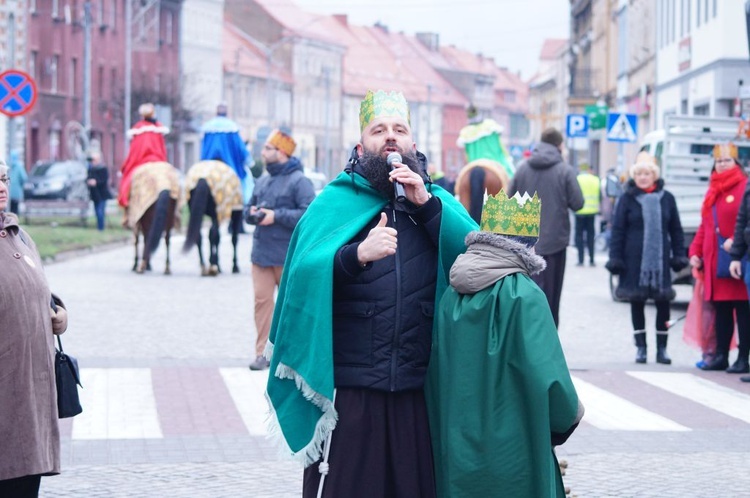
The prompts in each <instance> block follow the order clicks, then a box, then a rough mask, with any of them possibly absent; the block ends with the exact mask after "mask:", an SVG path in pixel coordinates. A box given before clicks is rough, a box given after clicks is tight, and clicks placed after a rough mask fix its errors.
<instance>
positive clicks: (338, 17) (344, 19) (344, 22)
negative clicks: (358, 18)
mask: <svg viewBox="0 0 750 498" xmlns="http://www.w3.org/2000/svg"><path fill="white" fill-rule="evenodd" d="M333 18H334V19H336V20H337V21H338V22H340V23H341V24H342V25H344V26H348V25H349V18H348V17H347V15H346V14H334V15H333Z"/></svg>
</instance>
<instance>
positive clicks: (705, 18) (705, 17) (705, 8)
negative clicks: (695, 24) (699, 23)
mask: <svg viewBox="0 0 750 498" xmlns="http://www.w3.org/2000/svg"><path fill="white" fill-rule="evenodd" d="M698 1H700V0H698ZM703 22H708V0H705V2H703Z"/></svg>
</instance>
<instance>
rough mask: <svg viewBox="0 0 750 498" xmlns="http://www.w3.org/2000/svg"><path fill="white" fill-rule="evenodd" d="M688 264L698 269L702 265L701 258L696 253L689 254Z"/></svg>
mask: <svg viewBox="0 0 750 498" xmlns="http://www.w3.org/2000/svg"><path fill="white" fill-rule="evenodd" d="M690 266H692V267H693V268H698V269H700V268H701V267H702V266H703V260H702V259H701V258H699V257H698V256H696V255H692V256H690Z"/></svg>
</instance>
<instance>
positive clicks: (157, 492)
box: [41, 229, 750, 498]
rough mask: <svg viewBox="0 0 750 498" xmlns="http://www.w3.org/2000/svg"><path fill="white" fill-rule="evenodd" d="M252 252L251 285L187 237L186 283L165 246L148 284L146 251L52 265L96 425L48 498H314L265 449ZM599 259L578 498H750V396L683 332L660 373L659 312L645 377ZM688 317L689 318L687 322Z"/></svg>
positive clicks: (582, 370)
mask: <svg viewBox="0 0 750 498" xmlns="http://www.w3.org/2000/svg"><path fill="white" fill-rule="evenodd" d="M251 240H252V235H251V234H247V235H243V236H242V237H241V238H240V244H239V261H240V267H241V270H242V273H241V274H239V275H232V274H231V272H230V271H231V244H230V243H229V236H228V235H227V234H226V230H225V229H223V230H222V241H223V243H222V247H221V261H220V262H221V263H222V266H223V270H224V273H223V274H221V275H220V276H218V277H216V278H209V277H200V276H199V268H198V262H197V259H198V257H197V253H196V252H195V251H193V252H192V253H190V254H187V255H183V254H181V253H180V247H181V242H182V237H181V236H176V237H174V238H173V243H172V249H171V259H172V272H173V274H172V275H171V276H164V275H163V274H162V272H163V269H164V256H165V247H164V245H163V243H162V245H161V246H160V247H159V249H158V251H157V253H156V255H155V256H154V258H153V260H152V265H153V271H152V272H150V273H148V274H145V275H136V274H134V273H132V272H131V271H130V268H131V266H132V263H133V249H132V246H131V245H128V246H126V247H117V248H114V249H109V250H106V251H101V252H95V253H91V254H82V255H77V256H76V257H72V258H69V259H67V260H64V261H61V262H58V263H54V264H51V265H48V266H47V268H46V272H47V277H48V280H49V282H50V287H51V288H52V289H53V291H54V292H56V293H58V294H59V295H60V296H62V298H63V300H64V301H65V304H66V307H67V308H68V310H69V329H68V332H67V333H66V334H65V335H64V336H63V345H64V347H65V350H66V352H68V353H70V354H71V355H73V356H75V357H77V358H78V361H79V364H80V366H81V368H82V382H83V389H82V390H81V395H82V404H83V407H84V412H83V413H82V414H81V415H79V416H77V417H75V418H74V419H66V420H62V421H61V433H62V459H63V461H62V474H61V475H60V476H55V477H45V478H43V479H42V493H41V496H44V497H63V496H76V497H81V496H86V497H131V496H133V497H166V496H169V497H171V498H179V497H188V496H190V497H212V498H213V497H269V498H271V497H299V496H300V495H301V477H302V473H301V469H300V468H299V467H298V466H297V465H296V464H295V463H293V462H290V461H288V460H286V459H284V458H282V457H280V456H279V454H278V451H277V449H276V448H275V447H274V446H273V445H272V444H271V442H270V441H268V440H267V439H266V437H265V426H264V423H265V416H266V411H267V408H266V402H265V399H264V398H263V389H264V387H265V382H266V378H267V372H251V371H249V370H248V368H247V365H248V363H249V362H250V361H251V359H252V356H253V345H254V336H255V332H254V324H253V311H252V303H253V297H252V284H251V278H250V263H249V254H250V245H251ZM597 258H598V259H597V266H596V267H593V268H592V267H588V266H585V267H576V266H575V260H576V258H575V251H574V249H572V248H571V249H570V250H569V252H568V262H567V263H568V266H567V270H566V278H565V288H564V291H563V298H562V307H561V320H560V323H561V325H560V336H561V339H562V342H563V346H564V349H565V352H566V356H567V359H568V364H569V366H570V369H571V371H572V374H573V376H574V379H575V382H576V387H577V389H578V392H579V396H580V398H581V399H582V401H583V403H584V405H585V406H586V415H585V417H584V420H583V423H582V424H581V425H580V427H579V428H578V430H577V431H576V432H575V433H574V434H573V436H572V437H571V438H570V440H569V441H568V442H567V443H566V444H565V445H564V446H562V447H559V448H558V449H557V454H558V457H559V458H561V459H562V458H564V459H566V460H567V461H568V464H569V466H568V469H567V475H566V476H565V477H564V481H565V484H566V486H569V487H570V488H571V489H572V495H574V496H578V497H579V498H583V497H607V496H618V497H620V496H621V497H636V496H637V497H657V496H658V497H684V496H711V497H715V496H750V492H748V491H747V489H750V476H748V475H747V473H746V472H743V470H744V467H745V466H746V465H747V462H748V461H750V384H742V383H740V382H739V379H738V376H734V375H729V374H726V373H724V372H702V371H699V370H698V369H696V368H695V366H694V364H695V362H696V361H697V360H698V359H699V356H700V354H699V352H698V351H695V350H692V349H689V348H688V347H687V346H686V345H685V344H684V343H683V342H682V340H681V335H682V328H681V323H680V324H678V325H677V326H676V327H675V328H674V329H673V330H672V331H671V333H672V336H671V338H670V344H669V348H668V351H669V353H670V355H671V356H672V359H673V364H672V365H671V366H663V365H659V364H656V363H655V362H654V356H655V350H656V348H655V344H654V343H655V339H654V335H653V314H654V309H653V307H651V306H649V307H647V320H648V321H647V324H648V329H649V335H648V341H649V357H648V363H647V364H646V365H636V364H635V363H634V362H633V358H634V355H635V347H634V346H633V340H632V331H631V329H630V311H629V306H628V305H627V304H623V303H614V302H612V301H611V299H610V297H609V290H608V283H607V282H608V280H607V279H608V276H607V275H608V274H607V272H606V270H604V268H603V266H604V262H605V260H606V256H605V254H603V253H599V254H597ZM678 294H679V296H680V297H681V298H683V301H684V299H686V297H687V296H689V294H690V291H689V289H688V288H685V287H683V288H680V289H679V291H678ZM685 307H686V306H685V302H682V303H676V304H675V305H674V306H673V308H672V318H676V317H679V316H681V315H682V314H684V312H685ZM733 358H734V353H733V354H732V359H733ZM498 496H503V494H502V489H498Z"/></svg>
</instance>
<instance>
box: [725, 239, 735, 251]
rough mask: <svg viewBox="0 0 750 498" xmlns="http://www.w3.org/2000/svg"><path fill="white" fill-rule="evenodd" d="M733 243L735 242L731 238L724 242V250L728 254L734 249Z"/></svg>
mask: <svg viewBox="0 0 750 498" xmlns="http://www.w3.org/2000/svg"><path fill="white" fill-rule="evenodd" d="M733 242H734V239H733V238H732V237H729V238H728V239H727V240H725V241H724V250H725V251H726V252H729V250H730V249H731V248H732V243H733Z"/></svg>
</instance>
